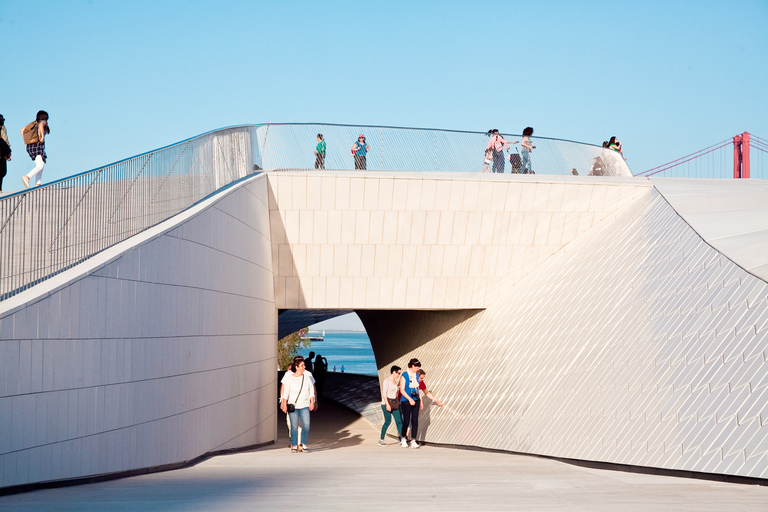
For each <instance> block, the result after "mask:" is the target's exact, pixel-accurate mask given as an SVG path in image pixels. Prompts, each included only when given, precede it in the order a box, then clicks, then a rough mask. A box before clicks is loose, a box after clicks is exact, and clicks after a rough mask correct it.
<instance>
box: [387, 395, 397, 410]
mask: <svg viewBox="0 0 768 512" xmlns="http://www.w3.org/2000/svg"><path fill="white" fill-rule="evenodd" d="M387 403H388V404H389V408H390V409H392V412H395V411H397V410H398V409H400V400H398V399H397V397H395V398H389V397H387Z"/></svg>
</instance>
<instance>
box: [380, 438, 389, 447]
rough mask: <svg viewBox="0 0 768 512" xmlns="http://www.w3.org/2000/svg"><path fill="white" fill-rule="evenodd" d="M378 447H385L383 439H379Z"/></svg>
mask: <svg viewBox="0 0 768 512" xmlns="http://www.w3.org/2000/svg"><path fill="white" fill-rule="evenodd" d="M379 446H387V443H386V442H385V441H384V440H383V439H379Z"/></svg>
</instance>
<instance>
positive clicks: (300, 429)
mask: <svg viewBox="0 0 768 512" xmlns="http://www.w3.org/2000/svg"><path fill="white" fill-rule="evenodd" d="M314 355H315V353H314V352H310V353H309V357H308V358H306V359H305V358H304V357H303V356H296V357H294V358H293V361H291V365H290V367H289V368H288V371H286V372H285V375H284V376H283V378H282V380H281V381H280V410H282V411H283V412H284V413H285V415H286V422H287V423H288V432H289V433H290V437H291V452H292V453H296V452H308V451H309V448H308V447H307V442H308V440H309V426H310V418H309V413H310V412H311V411H316V410H317V407H318V398H319V397H320V396H322V394H323V385H324V383H325V375H326V374H327V373H328V361H327V360H326V359H325V358H324V357H323V356H321V355H320V354H318V355H317V357H316V358H315V360H314V362H313V361H312V356H314Z"/></svg>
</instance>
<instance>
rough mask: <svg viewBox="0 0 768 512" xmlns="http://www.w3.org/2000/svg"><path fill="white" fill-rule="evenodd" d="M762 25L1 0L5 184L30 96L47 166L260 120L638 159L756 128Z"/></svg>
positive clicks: (226, 2)
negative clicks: (491, 138)
mask: <svg viewBox="0 0 768 512" xmlns="http://www.w3.org/2000/svg"><path fill="white" fill-rule="evenodd" d="M766 27H768V2H767V1H765V0H756V1H736V2H725V3H724V2H720V1H718V2H711V1H676V2H669V1H664V2H659V1H646V2H616V3H613V4H612V3H609V2H565V1H563V2H557V1H549V2H547V1H544V2H530V1H528V2H508V1H497V2H486V3H484V4H481V3H479V2H454V1H451V0H443V1H414V0H411V1H396V0H390V1H386V2H379V1H367V2H347V1H334V2H317V1H315V2H304V1H290V0H287V1H280V2H278V1H272V2H261V1H241V0H217V1H215V2H214V1H199V0H184V1H162V0H160V1H131V0H119V1H118V0H67V1H60V0H57V1H49V0H36V1H34V2H29V1H26V0H0V49H2V59H1V60H0V62H2V69H3V72H2V79H0V113H2V114H3V115H4V116H5V118H6V126H7V128H8V132H9V136H10V139H11V145H12V148H13V150H14V158H13V160H12V161H11V162H10V163H9V169H8V171H9V172H8V176H7V178H6V181H5V186H4V188H3V190H4V191H5V192H11V191H14V190H18V189H19V188H20V187H21V181H20V180H19V178H20V176H21V175H23V174H25V173H26V172H27V171H29V170H30V169H31V168H32V162H31V160H30V159H29V158H28V157H27V155H26V154H25V152H24V146H23V144H22V141H21V137H20V135H19V129H20V128H21V127H22V126H24V125H25V124H26V123H28V122H29V121H31V120H33V118H34V115H35V113H36V112H37V111H38V110H40V109H44V110H47V111H48V112H49V113H50V115H51V119H50V125H51V129H52V133H51V135H50V137H48V138H47V140H46V145H47V151H48V156H49V160H48V164H47V166H46V169H45V173H44V176H43V178H44V181H46V182H47V181H52V180H54V179H58V178H63V177H66V176H69V175H72V174H75V173H79V172H83V171H86V170H90V169H92V168H95V167H99V166H102V165H106V164H108V163H111V162H114V161H117V160H120V159H123V158H126V157H129V156H132V155H135V154H138V153H141V152H144V151H148V150H151V149H155V148H158V147H162V146H165V145H168V144H171V143H173V142H177V141H179V140H183V139H186V138H188V137H191V136H194V135H197V134H200V133H203V132H207V131H209V130H212V129H215V128H219V127H224V126H230V125H235V124H248V123H264V122H324V123H350V124H357V123H359V124H373V125H394V126H414V127H429V128H447V129H459V130H478V131H485V130H487V129H489V128H494V127H495V128H499V129H501V130H502V131H504V132H512V133H519V132H520V131H521V130H522V128H524V127H525V126H529V125H530V126H533V127H534V128H535V130H536V135H540V136H547V137H556V138H564V139H570V140H577V141H583V142H591V143H597V144H599V143H601V142H602V141H603V140H605V139H607V138H608V137H610V136H611V135H616V136H618V137H619V139H620V140H622V141H623V142H624V150H625V156H626V157H627V158H628V164H629V165H630V167H631V168H632V170H633V171H634V172H641V171H644V170H647V169H649V168H651V167H654V166H656V165H659V164H662V163H665V162H668V161H670V160H673V159H675V158H678V157H681V156H683V155H686V154H688V153H691V152H693V151H696V150H699V149H702V148H704V147H706V146H709V145H711V144H714V143H716V142H719V141H721V140H725V139H727V138H729V137H732V136H733V135H736V134H738V133H741V132H743V131H750V132H752V133H754V134H755V135H758V136H760V137H762V138H768V94H766V93H767V92H768V56H767V55H768V52H767V51H766V49H768V30H766ZM340 325H341V326H342V327H353V326H358V325H359V324H356V323H355V322H354V321H351V320H347V321H342V322H341V323H340Z"/></svg>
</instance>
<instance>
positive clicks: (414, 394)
mask: <svg viewBox="0 0 768 512" xmlns="http://www.w3.org/2000/svg"><path fill="white" fill-rule="evenodd" d="M411 398H414V399H416V398H419V392H418V391H411Z"/></svg>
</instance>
